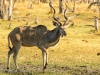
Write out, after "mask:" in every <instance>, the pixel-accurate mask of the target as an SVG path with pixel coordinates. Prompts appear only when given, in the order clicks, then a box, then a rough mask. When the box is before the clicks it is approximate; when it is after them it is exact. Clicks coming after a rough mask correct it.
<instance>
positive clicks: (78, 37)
mask: <svg viewBox="0 0 100 75" xmlns="http://www.w3.org/2000/svg"><path fill="white" fill-rule="evenodd" d="M57 4H58V3H57V2H55V3H54V4H53V5H54V6H55V8H56V10H57V13H58V6H57ZM17 5H18V7H20V8H17V7H16V9H15V13H14V16H13V20H12V21H2V20H0V74H2V75H14V74H22V75H23V74H26V75H99V74H100V56H97V53H99V52H100V46H99V45H100V32H95V30H94V26H93V24H94V23H93V22H94V20H93V16H98V13H94V12H92V10H87V9H86V7H87V6H88V5H87V4H83V5H82V4H79V5H78V4H77V9H76V12H75V13H72V14H68V16H71V15H73V14H78V13H79V14H80V16H79V17H76V18H74V19H73V20H74V22H75V25H74V26H73V27H69V28H68V29H66V32H67V36H66V37H63V38H61V40H60V42H59V43H58V44H57V45H56V46H54V47H52V48H49V49H48V50H49V65H48V68H47V70H46V72H45V73H43V72H42V55H41V51H40V50H39V49H38V48H37V47H30V48H29V47H28V48H27V47H22V48H21V49H20V52H19V55H18V64H19V67H20V70H21V71H22V72H21V73H16V72H13V70H14V69H15V66H14V64H13V61H11V68H12V71H11V73H4V70H5V69H6V62H7V52H8V47H7V35H8V33H9V32H10V31H11V30H12V29H13V28H14V27H16V26H24V25H26V22H28V25H31V26H36V25H37V24H34V19H35V17H38V18H39V23H38V24H44V25H46V26H47V28H48V29H53V28H54V26H53V25H52V18H51V17H52V13H50V14H48V12H49V6H48V4H42V3H41V4H40V5H37V4H33V8H32V9H27V8H25V7H27V4H26V3H20V4H19V3H18V4H17ZM69 6H70V7H71V4H70V3H69ZM82 8H84V9H83V10H81V9H82ZM94 8H95V7H93V8H92V9H94ZM28 13H30V15H29V16H26V14H28ZM57 15H59V14H57ZM59 16H61V18H63V17H62V15H59ZM10 23H12V26H11V28H10V29H8V28H9V26H8V25H9V24H10Z"/></svg>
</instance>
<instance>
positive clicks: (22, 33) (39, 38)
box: [8, 25, 47, 47]
mask: <svg viewBox="0 0 100 75" xmlns="http://www.w3.org/2000/svg"><path fill="white" fill-rule="evenodd" d="M46 32H47V28H46V26H43V25H38V26H36V27H31V26H22V27H16V28H14V29H13V30H12V31H11V32H10V34H9V36H8V38H10V40H11V42H12V44H13V46H16V45H19V44H20V45H23V46H27V47H31V46H34V45H35V46H39V45H41V44H43V43H44V35H45V33H46Z"/></svg>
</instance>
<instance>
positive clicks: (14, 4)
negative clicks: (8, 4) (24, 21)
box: [13, 0, 17, 8]
mask: <svg viewBox="0 0 100 75" xmlns="http://www.w3.org/2000/svg"><path fill="white" fill-rule="evenodd" d="M16 1H17V0H14V3H13V8H15V6H16Z"/></svg>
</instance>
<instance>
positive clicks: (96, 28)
mask: <svg viewBox="0 0 100 75" xmlns="http://www.w3.org/2000/svg"><path fill="white" fill-rule="evenodd" d="M94 25H95V30H96V31H97V32H98V30H99V22H98V17H96V16H95V17H94Z"/></svg>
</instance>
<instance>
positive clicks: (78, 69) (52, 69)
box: [0, 63, 100, 75]
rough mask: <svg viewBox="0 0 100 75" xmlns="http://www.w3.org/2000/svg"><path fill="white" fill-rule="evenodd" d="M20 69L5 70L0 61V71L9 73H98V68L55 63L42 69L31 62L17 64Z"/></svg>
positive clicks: (38, 74)
mask: <svg viewBox="0 0 100 75" xmlns="http://www.w3.org/2000/svg"><path fill="white" fill-rule="evenodd" d="M19 66H20V71H16V70H15V68H12V69H10V70H9V72H7V69H6V65H4V64H2V63H0V72H1V73H4V74H9V75H10V74H11V75H13V74H14V75H15V74H17V75H42V74H43V75H44V74H46V73H47V75H55V74H56V75H65V74H66V75H100V69H92V68H89V67H87V66H77V65H76V66H75V67H69V66H57V65H53V66H52V65H48V68H47V69H46V70H45V72H44V71H42V66H40V65H38V66H35V65H32V64H29V63H27V64H24V65H19Z"/></svg>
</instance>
